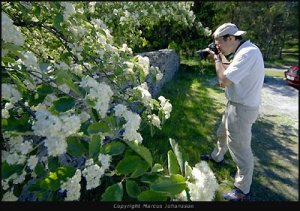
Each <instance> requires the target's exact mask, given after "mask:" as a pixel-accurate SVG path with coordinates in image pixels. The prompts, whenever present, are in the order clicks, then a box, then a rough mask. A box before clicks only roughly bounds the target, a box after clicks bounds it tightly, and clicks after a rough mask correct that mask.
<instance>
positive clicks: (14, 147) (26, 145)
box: [1, 136, 32, 165]
mask: <svg viewBox="0 0 300 211" xmlns="http://www.w3.org/2000/svg"><path fill="white" fill-rule="evenodd" d="M8 145H9V152H7V151H4V150H3V151H2V152H1V158H2V161H6V162H7V163H8V164H10V165H13V164H23V163H25V161H26V155H27V154H28V153H29V152H30V151H31V150H32V143H31V141H24V140H23V137H22V136H11V137H10V138H9V141H8Z"/></svg>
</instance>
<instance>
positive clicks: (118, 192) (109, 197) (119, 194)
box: [101, 182, 123, 201]
mask: <svg viewBox="0 0 300 211" xmlns="http://www.w3.org/2000/svg"><path fill="white" fill-rule="evenodd" d="M122 198H123V186H122V183H121V182H119V183H117V184H114V185H111V186H109V187H107V188H106V190H105V192H104V193H103V194H102V196H101V201H122Z"/></svg>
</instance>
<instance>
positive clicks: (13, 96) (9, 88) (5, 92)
mask: <svg viewBox="0 0 300 211" xmlns="http://www.w3.org/2000/svg"><path fill="white" fill-rule="evenodd" d="M1 89H2V92H1V94H2V98H3V99H5V100H8V101H9V102H11V103H16V102H18V101H19V100H21V99H22V96H21V94H20V92H19V91H18V90H17V89H16V85H13V84H1Z"/></svg>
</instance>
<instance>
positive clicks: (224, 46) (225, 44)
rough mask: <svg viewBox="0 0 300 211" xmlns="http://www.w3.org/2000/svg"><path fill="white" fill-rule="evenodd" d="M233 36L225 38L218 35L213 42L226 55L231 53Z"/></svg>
mask: <svg viewBox="0 0 300 211" xmlns="http://www.w3.org/2000/svg"><path fill="white" fill-rule="evenodd" d="M233 40H234V39H233V38H232V36H229V37H228V38H227V39H226V40H224V38H223V37H218V38H216V39H215V44H216V46H217V48H218V49H219V50H220V51H221V52H222V53H223V54H224V55H225V56H226V55H228V54H230V53H232V47H233Z"/></svg>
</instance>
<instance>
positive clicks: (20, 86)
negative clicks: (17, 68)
mask: <svg viewBox="0 0 300 211" xmlns="http://www.w3.org/2000/svg"><path fill="white" fill-rule="evenodd" d="M10 76H11V78H12V79H13V80H14V82H15V84H16V85H17V87H18V90H20V91H21V92H23V93H26V92H27V88H26V86H25V85H24V84H23V83H22V81H21V80H20V79H19V77H18V76H16V75H15V74H10Z"/></svg>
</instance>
